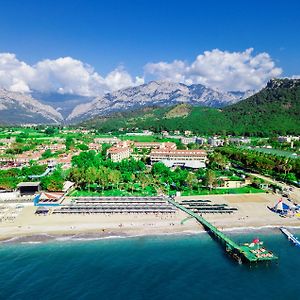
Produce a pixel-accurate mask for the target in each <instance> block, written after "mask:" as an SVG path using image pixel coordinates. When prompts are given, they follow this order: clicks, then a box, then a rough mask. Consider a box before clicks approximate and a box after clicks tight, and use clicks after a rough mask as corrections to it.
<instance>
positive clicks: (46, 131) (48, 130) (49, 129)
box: [45, 127, 55, 135]
mask: <svg viewBox="0 0 300 300" xmlns="http://www.w3.org/2000/svg"><path fill="white" fill-rule="evenodd" d="M54 133H55V128H54V127H47V128H46V129H45V134H47V135H53V134H54Z"/></svg>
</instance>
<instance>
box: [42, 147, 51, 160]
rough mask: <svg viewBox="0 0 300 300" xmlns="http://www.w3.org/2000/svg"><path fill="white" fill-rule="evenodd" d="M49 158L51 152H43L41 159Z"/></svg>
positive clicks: (48, 150)
mask: <svg viewBox="0 0 300 300" xmlns="http://www.w3.org/2000/svg"><path fill="white" fill-rule="evenodd" d="M51 156H52V152H51V150H50V149H47V150H46V151H45V152H43V153H42V157H43V158H45V159H47V158H49V157H51Z"/></svg>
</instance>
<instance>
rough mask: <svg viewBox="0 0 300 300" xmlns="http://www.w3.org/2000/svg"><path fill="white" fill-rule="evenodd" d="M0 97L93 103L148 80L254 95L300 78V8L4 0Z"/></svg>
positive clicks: (297, 4) (295, 4)
mask: <svg viewBox="0 0 300 300" xmlns="http://www.w3.org/2000/svg"><path fill="white" fill-rule="evenodd" d="M0 7H1V10H0V88H5V89H8V90H11V91H18V92H24V93H27V92H31V91H33V90H37V91H41V92H59V93H62V94H64V93H68V94H78V95H83V96H95V95H99V94H102V93H104V92H109V91H114V90H118V89H120V88H126V87H128V86H135V85H139V84H142V83H144V82H148V81H150V80H169V81H174V82H183V83H186V84H193V83H200V84H204V85H206V86H209V87H212V88H216V89H219V90H224V91H229V90H248V89H259V88H261V87H263V86H264V84H265V83H266V82H267V81H268V80H269V79H270V78H273V77H292V76H298V75H299V74H300V56H299V53H300V34H299V31H300V18H299V11H300V1H293V0H291V1H286V2H284V3H283V2H281V1H267V0H266V1H256V0H254V1H251V2H246V1H217V0H216V1H200V0H198V1H196V0H195V1H193V0H185V1H176V0H173V1H170V0H160V1H157V0H151V1H150V0H148V1H146V0H140V1H138V0H130V1H129V0H127V1H125V0H124V1H120V0H119V1H118V0H111V1H100V0H98V1H93V0H89V1H87V0H85V1H84V0H72V1H71V0H60V1H58V0H51V1H50V0H43V1H36V0H26V1H22V0H0Z"/></svg>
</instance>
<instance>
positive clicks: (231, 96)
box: [67, 81, 254, 122]
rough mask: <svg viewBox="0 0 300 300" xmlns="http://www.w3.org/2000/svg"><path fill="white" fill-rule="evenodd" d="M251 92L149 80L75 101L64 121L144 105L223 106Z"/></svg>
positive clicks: (133, 108)
mask: <svg viewBox="0 0 300 300" xmlns="http://www.w3.org/2000/svg"><path fill="white" fill-rule="evenodd" d="M253 93H254V92H253V91H248V92H246V93H244V92H220V91H217V90H213V89H211V88H208V87H205V86H204V85H201V84H192V85H186V84H183V83H174V82H167V81H151V82H149V83H146V84H143V85H140V86H136V87H130V88H126V89H122V90H119V91H116V92H112V93H109V94H106V95H104V96H101V97H96V98H95V99H93V100H92V101H91V102H89V103H85V104H81V105H78V106H76V107H75V108H74V109H73V111H72V113H71V114H70V115H69V116H68V117H67V121H69V122H78V121H81V120H85V119H90V118H92V117H95V116H105V115H109V114H112V113H116V112H124V111H128V110H136V109H140V108H143V107H147V106H161V107H165V106H173V105H176V104H179V103H187V104H190V105H193V106H208V107H224V106H227V105H229V104H233V103H236V102H238V101H240V100H242V99H244V98H246V97H247V96H249V95H251V94H253Z"/></svg>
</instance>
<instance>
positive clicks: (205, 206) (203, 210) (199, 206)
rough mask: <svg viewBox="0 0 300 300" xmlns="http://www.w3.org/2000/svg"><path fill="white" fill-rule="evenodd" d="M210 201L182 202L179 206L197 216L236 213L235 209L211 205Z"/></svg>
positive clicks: (224, 205) (221, 205) (225, 205)
mask: <svg viewBox="0 0 300 300" xmlns="http://www.w3.org/2000/svg"><path fill="white" fill-rule="evenodd" d="M210 202H211V201H210V200H183V201H182V202H181V204H182V205H183V206H184V207H186V208H187V209H190V210H191V211H192V212H194V213H197V214H232V213H233V212H235V211H237V208H235V207H229V206H228V205H227V204H211V203H210Z"/></svg>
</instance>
